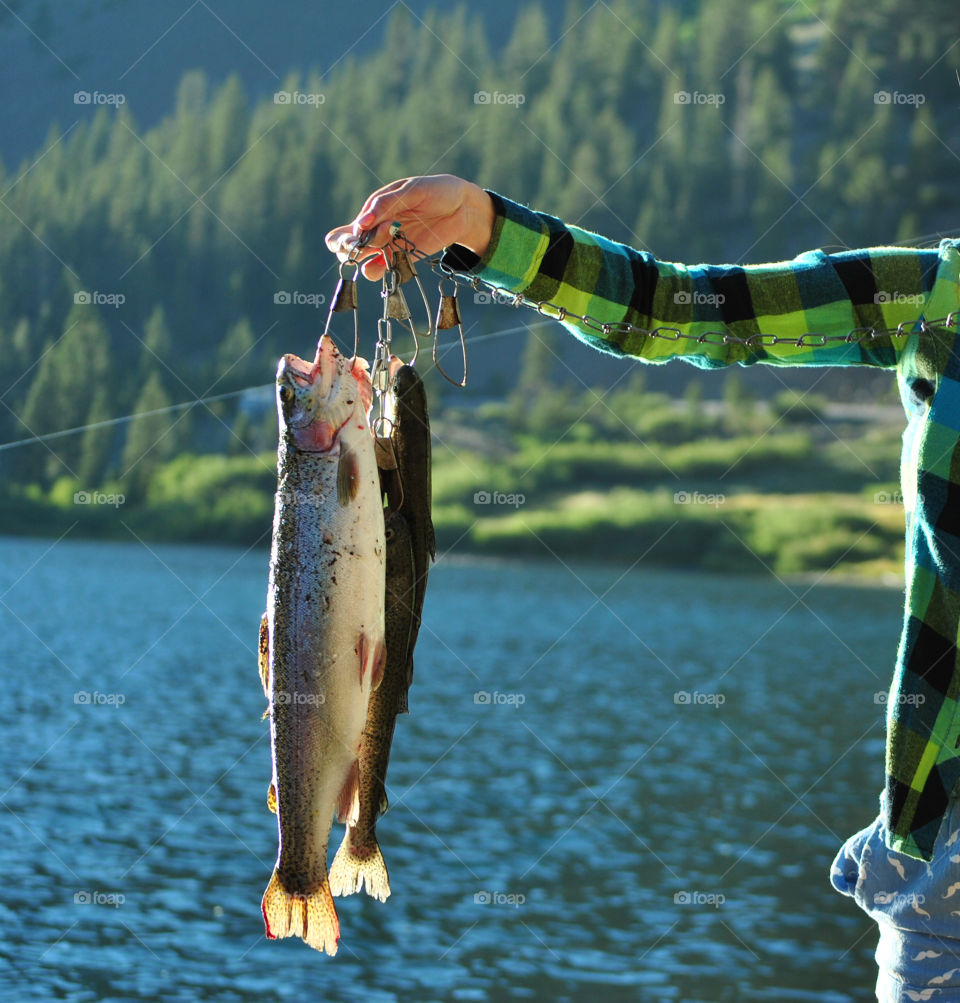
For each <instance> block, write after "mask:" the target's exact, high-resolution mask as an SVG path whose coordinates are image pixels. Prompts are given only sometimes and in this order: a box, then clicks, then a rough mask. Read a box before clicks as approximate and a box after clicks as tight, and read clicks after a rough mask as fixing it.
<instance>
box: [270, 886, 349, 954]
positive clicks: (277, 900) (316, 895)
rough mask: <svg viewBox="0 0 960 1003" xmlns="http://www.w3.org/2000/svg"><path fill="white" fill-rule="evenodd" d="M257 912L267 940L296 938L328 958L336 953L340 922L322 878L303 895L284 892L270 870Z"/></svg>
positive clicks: (328, 888)
mask: <svg viewBox="0 0 960 1003" xmlns="http://www.w3.org/2000/svg"><path fill="white" fill-rule="evenodd" d="M260 911H261V912H262V913H263V922H264V926H265V927H266V934H267V937H268V938H269V939H270V940H279V939H280V938H281V937H300V938H301V939H302V940H304V941H305V942H306V943H308V944H309V945H310V946H311V947H314V948H316V949H317V950H318V951H326V953H327V954H330V955H333V954H336V953H337V941H338V940H339V939H340V920H339V919H337V908H336V906H335V905H334V904H333V896H332V895H331V894H330V884H329V882H328V881H327V877H326V875H324V878H323V884H322V885H321V886H320V887H319V888H318V889H317V890H316V891H314V892H310V893H309V894H307V895H304V894H297V893H294V892H289V891H287V890H286V889H285V888H284V887H283V885H282V884H281V883H280V878H279V876H278V874H277V871H276V868H274V871H273V874H272V875H271V877H270V883H269V884H268V885H267V890H266V891H265V892H264V893H263V900H262V901H261V903H260Z"/></svg>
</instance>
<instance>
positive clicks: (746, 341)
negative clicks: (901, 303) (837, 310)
mask: <svg viewBox="0 0 960 1003" xmlns="http://www.w3.org/2000/svg"><path fill="white" fill-rule="evenodd" d="M394 242H395V243H397V244H398V246H400V247H402V248H403V250H405V251H407V253H408V254H410V255H412V256H413V257H415V258H417V259H418V260H420V261H426V262H427V263H428V264H429V265H430V268H431V269H432V270H433V271H434V272H435V273H436V274H437V275H440V276H442V277H443V278H448V279H451V280H452V281H453V282H454V283H457V284H459V285H462V286H470V287H471V288H472V289H474V291H476V292H480V291H481V290H482V289H486V290H488V291H489V292H490V293H491V294H492V295H494V296H496V297H497V298H498V299H500V300H501V302H503V303H505V304H507V305H508V306H513V307H517V306H525V307H529V308H530V309H532V310H536V311H537V313H538V314H540V316H542V317H549V318H551V319H553V320H558V321H561V322H562V321H574V322H576V323H577V324H579V325H581V326H583V327H585V328H588V329H589V330H592V331H596V332H597V333H599V334H601V335H603V337H605V338H609V337H610V336H611V335H616V334H639V335H644V336H645V337H649V338H660V339H661V340H663V341H680V340H681V339H683V340H686V341H695V342H697V344H700V345H743V346H744V347H745V348H756V347H757V346H768V345H794V346H796V347H798V348H823V347H825V346H826V345H828V344H832V343H834V342H845V343H846V344H848V345H851V344H859V343H861V342H865V341H876V340H878V339H880V338H891V337H895V338H906V337H909V336H910V335H911V334H934V333H937V332H939V331H943V330H948V329H951V328H954V327H955V326H956V325H957V323H958V322H960V310H954V311H952V312H951V313H949V314H947V316H946V317H938V318H937V319H935V320H926V319H925V318H923V317H922V316H921V317H918V318H917V319H916V320H912V321H904V322H903V323H900V324H898V325H897V326H896V327H855V328H853V329H852V330H850V331H848V332H847V333H846V334H824V333H822V332H818V331H807V332H806V333H804V334H801V335H798V336H796V337H793V338H784V337H781V336H780V335H778V334H765V333H757V334H751V335H748V336H747V337H745V338H744V337H740V336H739V335H736V334H733V333H731V331H730V330H729V328H727V329H725V330H720V329H716V330H709V331H704V332H702V333H700V334H687V333H685V332H684V331H682V330H681V329H680V328H678V327H669V326H667V325H660V326H658V327H653V328H645V327H639V326H638V325H636V324H632V323H630V322H629V321H625V320H622V321H615V322H610V321H601V320H598V319H597V318H596V317H591V316H590V315H589V314H582V315H581V314H578V313H574V311H572V310H569V309H567V308H566V307H563V306H559V305H558V304H556V303H552V302H550V301H549V300H540V301H537V300H531V299H528V298H527V297H525V296H523V295H522V294H520V293H514V294H509V295H508V296H506V297H505V296H504V293H503V290H502V289H501V288H500V287H499V286H496V285H494V284H493V283H492V282H488V281H487V280H486V279H482V278H480V276H478V275H468V274H466V273H465V272H458V271H456V270H455V269H453V268H450V267H449V266H448V265H444V264H443V263H442V255H429V254H424V253H423V252H422V251H421V250H420V249H419V248H418V247H417V246H416V245H415V244H414V243H413V242H412V241H411V240H410V239H409V238H408V237H407V236H406V235H405V234H403V233H397V234H396V235H395V236H394Z"/></svg>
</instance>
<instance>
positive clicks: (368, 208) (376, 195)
mask: <svg viewBox="0 0 960 1003" xmlns="http://www.w3.org/2000/svg"><path fill="white" fill-rule="evenodd" d="M413 180H415V179H414V178H400V179H399V180H398V181H391V182H390V184H388V185H384V186H383V187H382V188H378V189H377V190H376V191H375V192H372V193H371V194H370V195H368V196H367V200H366V201H365V202H364V203H363V206H362V207H361V209H360V212H358V213H357V215H356V216H355V217H354V220H353V222H354V224H359V223H360V221H361V220H362V219H363V218H364V217H365V216H371V215H372V216H373V217H374V218H373V220H370V222H365V224H360V225H361V226H364V225H365V227H369V226H371V225H372V224H373V223H374V222H380V221H381V218H382V212H383V205H382V203H383V199H385V198H386V196H388V195H392V194H393V193H394V192H396V191H398V190H399V189H400V188H403V187H404V186H405V185H407V184H408V183H409V182H411V181H413ZM375 203H376V208H374V204H375Z"/></svg>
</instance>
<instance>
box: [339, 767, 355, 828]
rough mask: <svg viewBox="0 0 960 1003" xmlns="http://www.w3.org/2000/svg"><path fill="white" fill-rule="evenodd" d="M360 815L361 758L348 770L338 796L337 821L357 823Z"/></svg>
mask: <svg viewBox="0 0 960 1003" xmlns="http://www.w3.org/2000/svg"><path fill="white" fill-rule="evenodd" d="M359 817H360V760H359V759H355V760H354V761H353V762H352V763H351V764H350V768H349V769H348V770H347V776H346V779H345V780H344V781H343V787H341V788H340V795H339V796H338V798H337V821H338V822H346V824H347V825H356V824H357V819H358V818H359Z"/></svg>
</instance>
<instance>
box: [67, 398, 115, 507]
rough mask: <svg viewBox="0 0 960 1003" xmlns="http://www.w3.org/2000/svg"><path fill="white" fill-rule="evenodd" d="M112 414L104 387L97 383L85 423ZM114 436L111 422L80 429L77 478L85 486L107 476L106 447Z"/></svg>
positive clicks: (93, 422) (103, 479)
mask: <svg viewBox="0 0 960 1003" xmlns="http://www.w3.org/2000/svg"><path fill="white" fill-rule="evenodd" d="M116 417H118V416H117V415H115V414H113V413H112V412H111V398H110V394H109V393H108V391H107V389H106V388H105V387H100V388H99V389H98V390H97V391H96V394H95V396H94V398H93V404H91V406H90V410H89V411H88V412H87V420H86V422H85V424H87V425H91V426H92V425H96V424H97V423H98V422H103V421H109V420H110V419H111V418H116ZM114 438H115V429H114V428H113V427H112V426H107V427H105V428H88V429H87V431H86V432H84V433H83V438H82V440H81V443H80V462H79V464H78V466H77V478H78V479H79V481H80V484H81V486H82V487H83V488H84V489H85V490H88V491H89V490H94V489H96V488H97V487H98V486H99V485H101V484H102V483H103V482H104V481H105V480H106V479H107V478H108V477H109V475H110V471H109V465H110V451H111V448H112V446H113V441H114Z"/></svg>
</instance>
